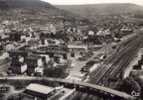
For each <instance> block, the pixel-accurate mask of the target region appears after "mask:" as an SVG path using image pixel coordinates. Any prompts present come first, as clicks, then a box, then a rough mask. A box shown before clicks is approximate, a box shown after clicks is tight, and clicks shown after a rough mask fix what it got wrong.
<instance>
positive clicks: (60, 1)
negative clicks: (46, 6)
mask: <svg viewBox="0 0 143 100" xmlns="http://www.w3.org/2000/svg"><path fill="white" fill-rule="evenodd" d="M42 1H47V2H49V3H51V4H53V5H72V4H74V5H78V4H98V3H134V4H138V5H143V0H42Z"/></svg>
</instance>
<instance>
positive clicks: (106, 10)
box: [56, 3, 143, 18]
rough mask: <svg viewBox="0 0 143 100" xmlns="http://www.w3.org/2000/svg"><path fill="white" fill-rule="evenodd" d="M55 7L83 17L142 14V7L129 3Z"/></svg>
mask: <svg viewBox="0 0 143 100" xmlns="http://www.w3.org/2000/svg"><path fill="white" fill-rule="evenodd" d="M56 7H58V8H60V9H64V10H67V11H70V12H73V13H76V14H79V15H81V16H84V17H88V18H90V17H91V16H92V17H93V16H98V15H123V14H136V13H140V12H143V7H142V6H139V5H135V4H130V3H121V4H118V3H113V4H93V5H57V6H56Z"/></svg>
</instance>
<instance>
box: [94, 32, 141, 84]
mask: <svg viewBox="0 0 143 100" xmlns="http://www.w3.org/2000/svg"><path fill="white" fill-rule="evenodd" d="M142 39H143V36H142V35H141V36H136V37H135V38H134V39H133V38H132V41H131V40H129V41H127V43H126V42H125V43H123V44H121V45H120V48H121V49H120V50H119V52H116V53H115V54H114V55H113V56H111V57H109V59H108V60H106V61H105V62H104V64H103V65H101V70H99V71H98V72H97V73H95V75H94V76H92V78H93V79H92V82H91V83H94V84H99V85H103V86H106V85H107V80H108V79H109V78H110V77H114V78H115V77H117V76H120V75H119V73H120V74H121V72H122V71H123V70H124V69H125V68H126V67H127V66H128V65H129V63H130V62H131V61H132V59H133V58H134V56H135V55H136V53H137V52H138V49H139V48H140V43H141V42H142Z"/></svg>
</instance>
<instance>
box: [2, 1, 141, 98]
mask: <svg viewBox="0 0 143 100" xmlns="http://www.w3.org/2000/svg"><path fill="white" fill-rule="evenodd" d="M41 2H42V1H41ZM20 16H22V15H20ZM132 16H133V15H120V16H117V15H108V16H102V18H100V17H99V18H98V19H100V20H88V19H86V18H79V19H77V18H67V17H65V16H62V15H60V16H52V17H50V19H49V21H45V22H43V23H44V24H38V25H37V23H39V22H38V19H36V21H37V22H35V19H34V22H33V23H30V24H29V22H27V20H29V19H30V18H29V19H28V18H26V17H25V18H22V19H21V18H19V19H15V20H13V19H10V18H8V17H7V18H1V20H0V99H1V100H142V98H143V86H142V83H143V74H142V71H143V44H142V39H143V35H142V32H143V23H142V22H143V21H142V19H141V18H133V19H131V17H132ZM39 17H40V15H39ZM31 20H32V19H31Z"/></svg>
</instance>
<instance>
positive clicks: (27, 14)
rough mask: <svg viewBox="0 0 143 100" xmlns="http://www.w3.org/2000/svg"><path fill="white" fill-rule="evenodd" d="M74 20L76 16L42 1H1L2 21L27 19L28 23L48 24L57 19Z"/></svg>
mask: <svg viewBox="0 0 143 100" xmlns="http://www.w3.org/2000/svg"><path fill="white" fill-rule="evenodd" d="M59 16H60V17H61V16H63V17H64V18H71V19H72V18H74V17H76V15H74V14H72V13H69V12H67V11H64V10H60V9H59V8H56V7H54V6H53V5H51V4H50V3H47V2H44V1H40V0H0V19H1V20H4V19H11V20H17V19H24V20H25V19H26V21H27V22H29V23H31V21H33V22H40V23H41V22H43V23H44V22H47V21H51V18H55V17H59Z"/></svg>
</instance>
